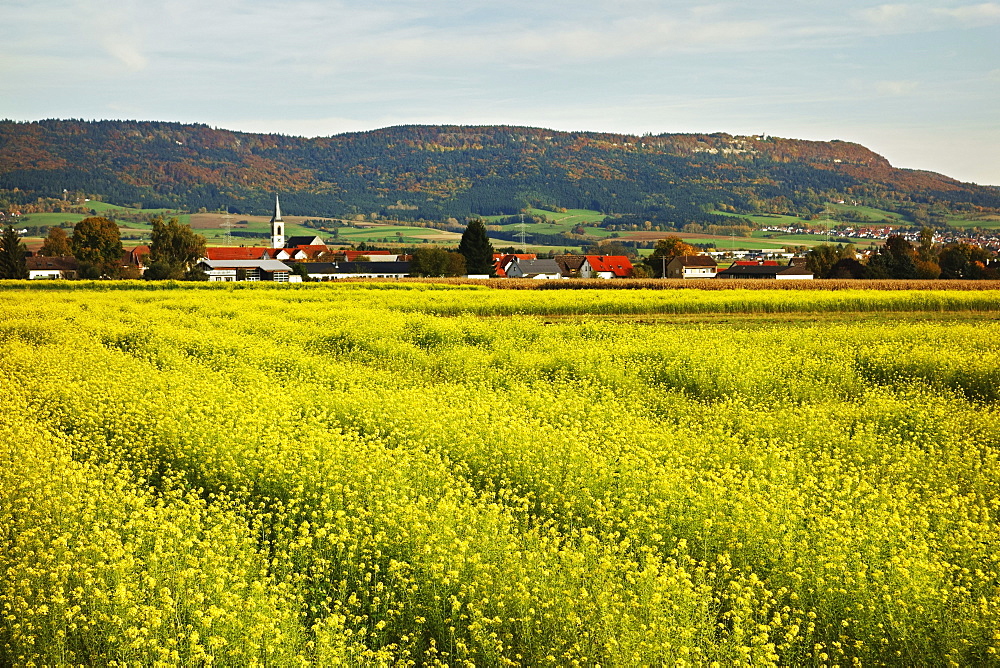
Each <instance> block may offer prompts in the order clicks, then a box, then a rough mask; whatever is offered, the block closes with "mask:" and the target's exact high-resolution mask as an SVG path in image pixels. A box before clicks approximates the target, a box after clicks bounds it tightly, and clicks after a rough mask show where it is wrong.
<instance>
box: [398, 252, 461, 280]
mask: <svg viewBox="0 0 1000 668" xmlns="http://www.w3.org/2000/svg"><path fill="white" fill-rule="evenodd" d="M410 273H411V274H413V275H415V276H461V275H463V274H464V273H465V258H464V257H463V256H462V254H461V253H449V252H448V251H446V250H442V249H440V248H418V249H417V250H416V251H414V253H413V260H412V261H411V262H410Z"/></svg>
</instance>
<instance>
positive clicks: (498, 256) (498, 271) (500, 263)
mask: <svg viewBox="0 0 1000 668" xmlns="http://www.w3.org/2000/svg"><path fill="white" fill-rule="evenodd" d="M537 257H538V256H537V255H535V254H534V253H494V254H493V275H494V276H496V277H497V278H507V267H508V266H509V265H510V263H511V262H513V261H514V260H515V259H520V260H534V259H536V258H537Z"/></svg>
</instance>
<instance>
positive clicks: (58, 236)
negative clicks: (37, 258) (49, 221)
mask: <svg viewBox="0 0 1000 668" xmlns="http://www.w3.org/2000/svg"><path fill="white" fill-rule="evenodd" d="M38 254H39V255H42V256H44V257H61V256H63V255H72V254H73V248H72V246H70V243H69V235H68V234H66V230H64V229H63V228H61V227H50V228H49V234H48V236H47V237H45V241H44V242H42V247H41V248H40V249H39V250H38Z"/></svg>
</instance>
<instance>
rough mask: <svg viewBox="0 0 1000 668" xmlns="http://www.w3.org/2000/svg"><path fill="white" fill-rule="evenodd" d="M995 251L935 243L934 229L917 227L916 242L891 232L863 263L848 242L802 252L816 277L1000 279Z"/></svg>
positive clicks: (971, 246) (958, 243) (973, 246)
mask: <svg viewBox="0 0 1000 668" xmlns="http://www.w3.org/2000/svg"><path fill="white" fill-rule="evenodd" d="M997 263H998V261H997V257H996V254H994V253H992V252H990V251H989V250H987V249H985V248H983V247H981V246H976V245H973V244H969V243H964V242H957V243H950V244H939V243H935V242H934V231H933V230H932V229H931V228H928V227H925V228H922V229H921V230H920V235H919V238H918V241H917V242H916V243H914V242H911V241H909V240H908V239H906V238H905V237H903V236H901V235H891V236H889V237H888V238H887V239H886V240H885V244H883V245H882V246H881V247H880V248H879V249H878V251H876V252H875V253H874V254H873V255H871V256H870V257H869V258H868V259H867V262H862V261H861V260H859V259H858V258H857V252H856V250H855V248H854V246H853V245H852V244H837V245H835V244H820V245H819V246H816V247H814V248H812V249H811V250H809V251H808V252H807V253H806V266H807V267H808V268H809V270H810V271H812V272H813V274H814V275H815V276H816V278H873V279H875V278H900V279H930V280H933V279H939V278H940V279H964V280H997V279H1000V266H998V264H997Z"/></svg>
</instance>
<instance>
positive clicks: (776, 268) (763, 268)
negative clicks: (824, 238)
mask: <svg viewBox="0 0 1000 668" xmlns="http://www.w3.org/2000/svg"><path fill="white" fill-rule="evenodd" d="M715 277H716V278H766V279H772V280H803V279H811V278H812V277H813V273H812V272H811V271H809V270H808V269H806V268H804V267H790V266H788V265H779V264H750V265H741V264H734V265H733V266H731V267H729V269H723V270H722V271H720V272H718V273H717V274H716V275H715Z"/></svg>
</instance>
